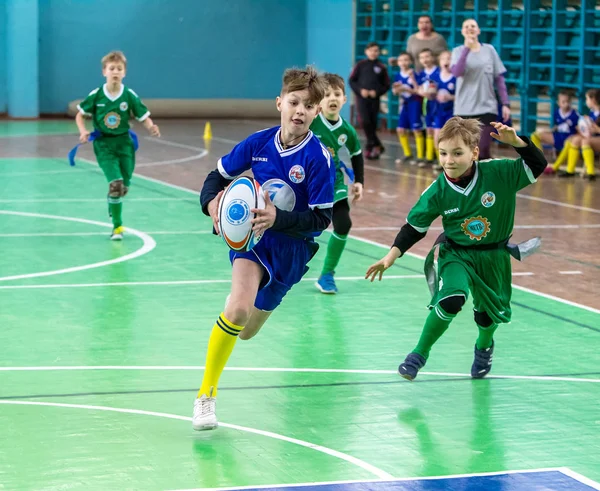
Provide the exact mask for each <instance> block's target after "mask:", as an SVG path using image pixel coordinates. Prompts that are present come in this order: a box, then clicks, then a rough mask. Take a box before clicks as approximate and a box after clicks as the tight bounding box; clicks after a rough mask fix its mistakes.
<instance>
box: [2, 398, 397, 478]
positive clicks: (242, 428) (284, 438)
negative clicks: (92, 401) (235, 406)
mask: <svg viewBox="0 0 600 491" xmlns="http://www.w3.org/2000/svg"><path fill="white" fill-rule="evenodd" d="M0 404H12V405H20V406H46V407H60V408H69V409H87V410H90V411H109V412H114V413H125V414H138V415H142V416H154V417H157V418H167V419H176V420H179V421H192V418H190V417H189V416H179V415H178V414H169V413H158V412H154V411H143V410H141V409H125V408H116V407H109V406H90V405H87V404H65V403H59V402H36V401H5V400H0ZM219 426H222V427H224V428H229V429H232V430H238V431H245V432H246V433H253V434H255V435H260V436H264V437H267V438H274V439H276V440H281V441H283V442H288V443H293V444H295V445H300V446H301V447H305V448H309V449H311V450H316V451H317V452H321V453H324V454H326V455H329V456H331V457H336V458H338V459H341V460H345V461H346V462H348V463H350V464H353V465H355V466H357V467H360V468H361V469H364V470H366V471H368V472H370V473H371V474H373V475H375V476H377V477H379V478H381V479H394V476H392V475H391V474H388V473H387V472H385V471H383V470H381V469H379V468H378V467H375V466H373V465H371V464H369V463H367V462H365V461H364V460H360V459H358V458H356V457H353V456H352V455H348V454H346V453H343V452H338V451H337V450H333V449H331V448H327V447H323V446H321V445H317V444H316V443H310V442H306V441H304V440H298V439H297V438H290V437H288V436H284V435H280V434H279V433H273V432H271V431H264V430H257V429H256V428H249V427H247V426H239V425H234V424H229V423H221V422H219ZM190 431H192V430H191V429H190Z"/></svg>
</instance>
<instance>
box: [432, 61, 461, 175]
mask: <svg viewBox="0 0 600 491" xmlns="http://www.w3.org/2000/svg"><path fill="white" fill-rule="evenodd" d="M451 58H452V53H451V52H450V51H447V50H446V51H442V52H441V53H440V56H439V64H440V70H439V72H437V74H436V76H435V77H434V82H435V84H436V89H437V90H436V96H435V100H436V102H437V107H436V111H435V117H434V119H433V138H434V143H435V148H436V149H437V148H438V141H439V138H440V130H441V129H442V128H443V127H444V125H445V124H446V122H447V121H448V120H449V119H450V118H452V116H453V115H454V97H455V94H456V77H455V76H454V75H452V71H451V70H450V60H451ZM434 169H437V170H441V166H440V165H439V164H436V165H434Z"/></svg>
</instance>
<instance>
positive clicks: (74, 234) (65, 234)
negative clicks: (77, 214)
mask: <svg viewBox="0 0 600 491" xmlns="http://www.w3.org/2000/svg"><path fill="white" fill-rule="evenodd" d="M128 230H130V229H128ZM144 233H146V234H148V235H209V234H212V231H210V230H190V231H185V230H180V231H177V230H158V231H153V232H144ZM98 235H103V236H105V237H106V232H38V233H35V232H32V233H22V234H0V237H3V238H8V237H94V236H98Z"/></svg>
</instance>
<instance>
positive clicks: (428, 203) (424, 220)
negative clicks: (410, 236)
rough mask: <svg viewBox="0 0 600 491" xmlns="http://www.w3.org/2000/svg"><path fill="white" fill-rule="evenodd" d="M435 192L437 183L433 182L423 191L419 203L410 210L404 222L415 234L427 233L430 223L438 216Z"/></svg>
mask: <svg viewBox="0 0 600 491" xmlns="http://www.w3.org/2000/svg"><path fill="white" fill-rule="evenodd" d="M437 191H438V181H434V182H433V183H432V184H431V185H430V186H429V187H428V188H427V189H426V190H425V191H423V194H421V197H420V198H419V201H417V202H416V204H415V205H414V206H413V207H412V208H411V210H410V212H409V213H408V216H407V217H406V221H407V222H408V223H409V225H411V226H412V227H413V228H414V229H415V230H416V231H417V232H421V233H425V232H427V230H428V229H429V226H430V225H431V222H433V221H434V220H435V219H436V218H437V217H438V216H440V210H439V206H438V195H437Z"/></svg>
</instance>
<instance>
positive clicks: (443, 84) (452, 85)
mask: <svg viewBox="0 0 600 491" xmlns="http://www.w3.org/2000/svg"><path fill="white" fill-rule="evenodd" d="M433 81H434V82H435V83H436V85H437V91H438V94H439V93H440V92H446V93H448V94H450V95H455V94H456V77H455V76H454V75H452V74H450V76H449V77H448V78H446V77H444V76H443V75H442V73H441V72H437V73H436V75H435V77H434V78H433ZM438 110H439V111H441V112H443V113H450V114H452V112H453V111H454V101H448V102H438Z"/></svg>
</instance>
